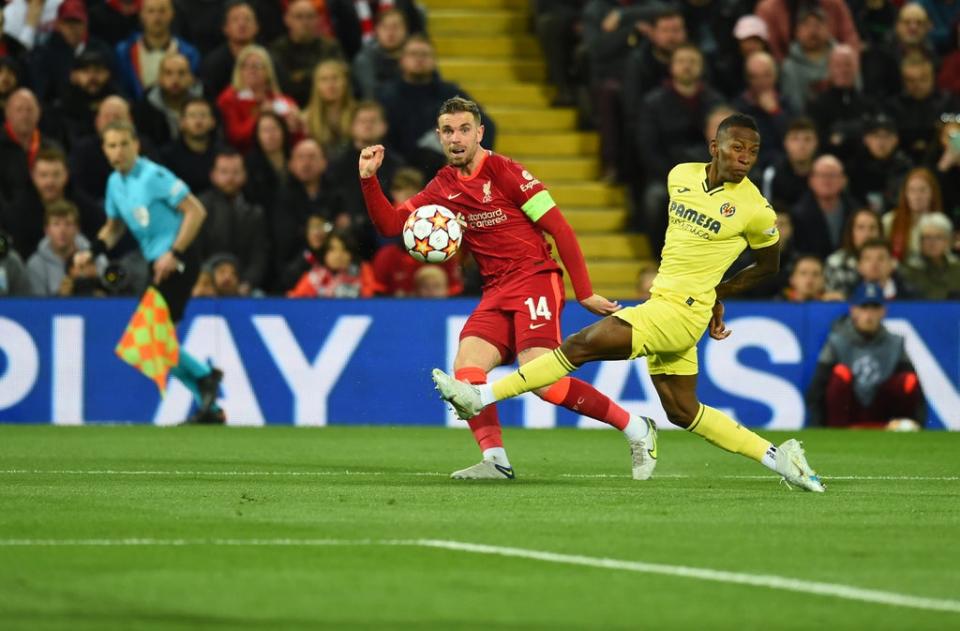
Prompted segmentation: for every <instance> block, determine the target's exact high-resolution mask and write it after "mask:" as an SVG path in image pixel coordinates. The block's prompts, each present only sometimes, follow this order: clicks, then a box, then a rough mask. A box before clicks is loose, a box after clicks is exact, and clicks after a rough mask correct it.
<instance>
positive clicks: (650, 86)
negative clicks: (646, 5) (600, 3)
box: [596, 6, 687, 181]
mask: <svg viewBox="0 0 960 631" xmlns="http://www.w3.org/2000/svg"><path fill="white" fill-rule="evenodd" d="M633 9H634V13H633V19H634V20H635V22H634V23H633V24H628V26H630V28H631V29H632V32H631V33H630V36H628V40H627V42H628V44H629V41H630V39H629V37H631V36H632V37H633V38H637V35H638V34H639V33H638V32H639V31H640V30H641V28H643V30H645V31H646V33H647V37H646V38H643V39H641V40H640V42H639V43H638V44H637V45H635V46H633V47H632V48H630V49H628V50H627V52H626V53H625V57H624V60H623V62H621V63H619V64H615V65H614V67H613V68H610V69H609V70H608V71H607V72H608V73H609V75H610V78H609V79H608V80H607V81H606V82H605V83H604V84H602V85H600V86H598V88H599V93H597V97H598V99H599V100H598V101H597V106H596V107H597V116H598V117H600V118H601V120H600V121H599V125H600V133H601V142H602V143H604V146H606V145H609V149H607V150H606V151H605V152H604V150H603V148H602V147H601V152H602V154H603V155H601V159H602V162H603V164H604V166H605V167H607V169H606V170H605V171H606V172H608V176H607V177H605V179H606V180H608V181H612V180H613V179H614V178H613V177H612V175H613V174H612V173H610V171H611V169H610V168H609V166H608V165H610V164H611V163H612V164H614V165H620V164H622V162H623V161H622V159H621V154H622V153H623V151H624V149H626V148H620V147H618V145H617V140H614V139H617V138H619V137H620V136H622V135H623V134H622V133H621V132H620V131H618V129H619V126H617V127H613V126H611V123H610V121H606V120H604V119H605V118H606V117H607V116H610V114H609V112H613V114H612V116H613V117H615V118H616V119H617V120H619V119H625V120H626V128H625V131H626V132H627V133H628V134H631V137H632V135H633V134H636V120H633V118H634V113H635V112H636V111H637V110H638V109H639V108H640V106H641V104H642V103H643V98H644V97H645V96H646V95H647V94H649V93H650V91H651V90H654V89H656V88H659V87H660V86H662V85H663V84H664V83H666V82H667V81H669V80H670V58H671V56H672V55H673V51H675V50H676V49H677V47H678V46H680V44H684V43H686V41H687V29H686V23H685V21H684V19H683V14H682V13H681V12H680V11H679V10H677V9H676V8H674V7H669V6H667V7H663V8H661V10H659V11H658V12H657V13H655V14H653V15H652V16H649V17H650V18H651V19H650V23H649V24H650V25H649V27H647V26H646V22H645V21H644V18H645V17H646V16H647V15H648V14H649V9H643V8H636V7H634V8H633ZM617 10H618V9H613V11H617ZM638 11H639V12H638ZM626 18H627V15H624V19H626ZM636 20H639V22H637V21H636ZM641 25H643V26H642V27H641ZM603 26H604V27H605V26H607V23H606V21H605V22H604V24H603ZM621 28H622V27H620V28H618V29H617V30H614V31H610V32H609V35H607V36H605V39H612V40H613V42H616V41H617V40H618V39H619V38H620V37H622V35H621ZM613 42H611V43H613ZM618 66H620V67H621V68H622V70H620V69H618ZM618 82H622V88H621V87H620V86H619V85H618ZM621 90H622V93H623V98H622V102H623V113H620V112H619V111H617V110H615V109H611V107H610V106H609V105H608V104H606V103H605V101H604V99H607V98H609V96H610V95H611V94H613V95H618V94H620V91H621ZM608 93H609V94H608ZM604 134H606V135H608V136H610V139H611V140H610V141H609V142H608V140H607V139H606V138H604ZM628 159H629V157H628ZM619 175H624V174H619Z"/></svg>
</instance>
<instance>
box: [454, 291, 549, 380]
mask: <svg viewBox="0 0 960 631" xmlns="http://www.w3.org/2000/svg"><path fill="white" fill-rule="evenodd" d="M564 301H565V300H564V291H563V283H562V282H561V280H560V272H545V273H541V274H534V275H533V276H528V277H527V278H524V279H523V280H521V281H518V282H516V283H512V284H510V285H507V286H504V287H497V288H496V289H493V290H490V291H486V292H484V294H483V297H482V298H481V299H480V304H479V305H477V308H476V309H474V311H473V313H472V314H470V317H469V318H468V319H467V323H466V324H465V325H463V330H462V331H460V339H461V340H462V339H463V338H465V337H479V338H480V339H482V340H484V341H486V342H489V343H490V344H493V345H494V346H496V347H497V350H498V351H500V357H501V358H502V359H503V363H504V364H510V363H513V360H514V357H515V356H516V355H517V353H519V352H520V351H525V350H527V349H528V348H537V347H540V348H550V349H553V348H557V347H558V346H560V341H561V337H560V312H561V311H562V310H563V303H564Z"/></svg>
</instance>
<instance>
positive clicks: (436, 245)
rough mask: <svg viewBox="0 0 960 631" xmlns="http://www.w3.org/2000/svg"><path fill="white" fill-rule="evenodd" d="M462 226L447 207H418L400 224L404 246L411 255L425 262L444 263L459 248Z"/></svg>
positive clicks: (461, 238) (433, 205) (432, 205)
mask: <svg viewBox="0 0 960 631" xmlns="http://www.w3.org/2000/svg"><path fill="white" fill-rule="evenodd" d="M462 240H463V228H461V227H460V222H458V221H457V216H456V215H454V214H453V211H451V210H450V209H449V208H444V207H443V206H437V205H435V204H431V205H429V206H421V207H420V208H418V209H416V210H415V211H413V212H412V213H410V216H409V217H407V222H406V223H405V224H403V245H404V247H406V248H407V252H409V254H410V256H412V257H413V258H415V259H417V260H418V261H423V262H425V263H443V262H444V261H447V260H449V259H450V258H451V257H452V256H453V255H454V254H456V253H457V250H458V249H459V248H460V242H461V241H462Z"/></svg>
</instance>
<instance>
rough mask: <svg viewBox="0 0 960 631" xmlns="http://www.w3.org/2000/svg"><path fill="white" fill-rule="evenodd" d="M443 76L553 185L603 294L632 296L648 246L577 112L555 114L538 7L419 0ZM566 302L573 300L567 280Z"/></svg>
mask: <svg viewBox="0 0 960 631" xmlns="http://www.w3.org/2000/svg"><path fill="white" fill-rule="evenodd" d="M420 2H421V4H423V5H424V6H425V7H426V8H427V16H428V31H429V32H430V36H431V38H432V39H433V41H434V43H435V45H436V49H437V57H438V64H439V67H440V72H441V75H442V76H443V78H444V79H446V80H448V81H455V82H457V83H459V84H460V85H461V86H463V88H464V89H465V90H466V91H467V92H469V93H470V95H471V96H472V97H473V98H475V99H476V100H477V101H478V102H479V103H480V104H481V105H482V106H483V108H484V110H485V111H487V112H488V113H489V114H490V116H492V117H493V118H494V120H496V122H497V146H496V150H497V151H498V152H500V153H503V154H505V155H508V156H510V157H511V158H513V159H515V160H517V161H519V162H521V163H523V164H524V166H526V167H527V168H528V169H529V170H530V172H532V173H533V174H534V175H536V177H537V178H539V179H540V180H541V181H542V182H544V184H546V185H547V186H548V187H549V188H550V191H551V193H552V194H553V197H554V199H555V200H556V202H557V204H558V206H560V208H561V209H562V210H563V213H564V215H565V216H566V217H567V219H568V220H569V221H570V223H571V225H572V226H573V229H574V230H575V231H576V233H577V236H578V238H579V240H580V246H581V247H582V248H583V252H584V256H585V257H586V259H587V265H588V267H589V269H590V276H591V278H592V279H593V283H594V289H595V291H596V292H597V293H599V294H601V295H604V296H607V297H608V298H633V297H634V296H635V295H636V289H635V285H636V278H637V272H638V271H639V268H640V265H641V264H642V261H643V260H644V259H648V258H649V248H648V245H647V241H646V239H645V238H644V237H643V236H641V235H636V234H629V233H627V232H625V231H624V225H625V223H626V218H627V217H626V214H627V210H626V208H627V207H626V202H625V199H624V191H623V190H622V187H619V186H609V185H607V184H604V183H603V182H601V181H600V179H599V175H600V165H599V139H598V137H597V134H596V133H594V132H583V131H578V129H577V114H576V111H575V110H574V109H573V108H552V107H550V99H551V98H552V96H553V90H552V88H551V87H550V86H549V85H548V83H547V79H546V66H545V64H544V60H543V56H542V54H541V51H540V46H539V44H538V42H537V40H536V38H535V36H533V35H532V34H531V31H532V16H531V14H530V8H529V4H530V2H529V0H420ZM567 294H568V297H570V298H572V296H573V293H572V290H571V288H570V283H569V279H568V280H567Z"/></svg>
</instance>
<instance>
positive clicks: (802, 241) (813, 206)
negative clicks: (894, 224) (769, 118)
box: [793, 154, 856, 260]
mask: <svg viewBox="0 0 960 631" xmlns="http://www.w3.org/2000/svg"><path fill="white" fill-rule="evenodd" d="M846 187H847V176H846V174H845V173H844V170H843V164H841V162H840V161H839V160H837V158H836V157H835V156H831V155H829V154H826V155H822V156H820V157H819V158H817V159H816V160H814V162H813V168H812V169H811V170H810V178H809V185H808V188H807V192H806V193H805V194H804V196H803V197H801V198H800V202H799V203H798V204H797V205H796V206H794V207H793V225H794V226H796V229H797V237H796V239H797V249H798V250H799V251H801V252H806V253H808V254H815V255H817V256H818V257H819V258H820V260H824V259H826V258H827V257H828V256H830V254H831V253H833V251H834V250H836V249H837V248H839V247H840V241H841V237H842V235H843V226H844V225H846V222H847V217H848V216H849V215H850V213H851V212H852V211H853V210H854V208H855V207H856V204H855V203H854V201H853V199H852V198H851V197H850V196H849V195H848V194H847V193H846V190H845V189H846Z"/></svg>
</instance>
